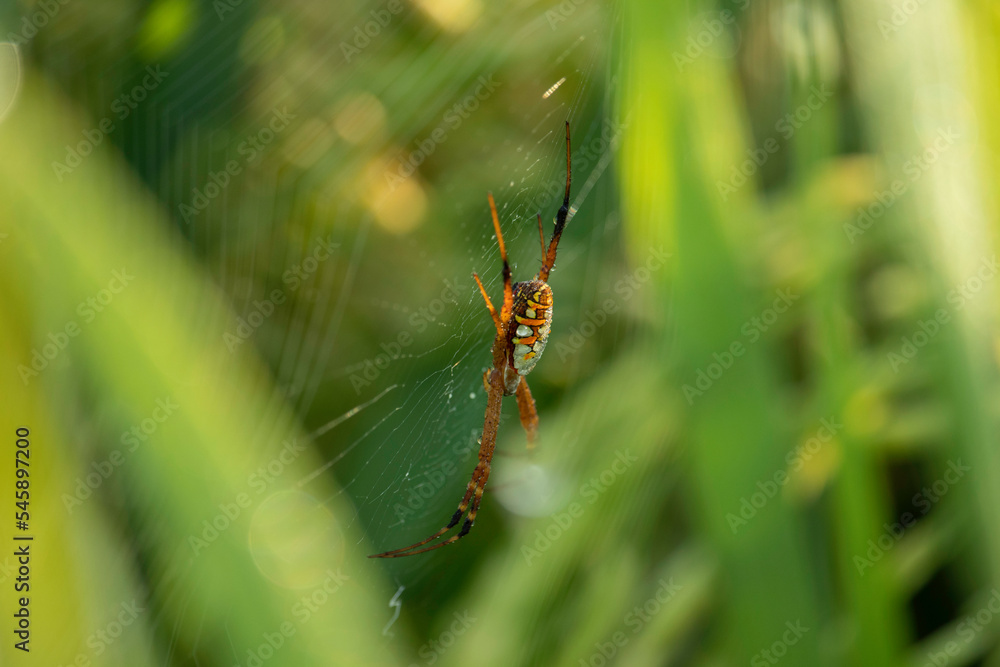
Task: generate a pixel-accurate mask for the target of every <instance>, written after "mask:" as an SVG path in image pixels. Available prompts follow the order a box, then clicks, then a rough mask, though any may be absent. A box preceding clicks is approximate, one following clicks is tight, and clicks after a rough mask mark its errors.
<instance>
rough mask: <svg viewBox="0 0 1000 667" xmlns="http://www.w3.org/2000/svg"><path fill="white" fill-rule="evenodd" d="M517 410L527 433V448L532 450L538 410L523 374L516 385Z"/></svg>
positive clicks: (536, 432) (535, 434) (536, 429)
mask: <svg viewBox="0 0 1000 667" xmlns="http://www.w3.org/2000/svg"><path fill="white" fill-rule="evenodd" d="M517 411H518V413H519V414H520V415H521V426H523V427H524V431H525V433H527V434H528V449H529V450H532V449H534V448H535V438H536V436H537V435H538V411H537V410H536V409H535V399H534V398H532V397H531V389H529V388H528V381H527V380H526V379H525V377H524V376H523V375H522V376H521V382H520V383H518V385H517Z"/></svg>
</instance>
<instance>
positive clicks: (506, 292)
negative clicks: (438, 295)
mask: <svg viewBox="0 0 1000 667" xmlns="http://www.w3.org/2000/svg"><path fill="white" fill-rule="evenodd" d="M487 198H488V199H489V200H490V215H491V216H493V230H494V231H495V232H496V234H497V244H499V246H500V259H502V260H503V269H502V271H503V307H502V308H501V309H500V321H501V322H509V321H510V313H511V310H513V308H514V289H513V287H512V286H511V282H510V263H509V262H508V261H507V246H505V245H504V242H503V232H501V231H500V218H499V217H497V205H496V202H495V201H493V193H492V192H489V193H487ZM505 333H506V332H505Z"/></svg>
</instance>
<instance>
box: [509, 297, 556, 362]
mask: <svg viewBox="0 0 1000 667" xmlns="http://www.w3.org/2000/svg"><path fill="white" fill-rule="evenodd" d="M513 292H514V308H513V310H512V318H511V322H510V330H509V331H508V334H507V335H508V341H509V344H508V347H507V349H508V359H509V360H510V365H511V366H512V367H513V368H514V370H516V371H517V373H518V375H527V374H528V373H530V372H531V369H533V368H534V367H535V364H537V363H538V359H539V358H540V357H541V356H542V352H543V351H544V350H545V342H546V341H547V340H548V338H549V331H550V330H551V329H552V288H551V287H549V285H548V283H545V282H543V281H541V280H526V281H524V282H521V283H515V284H514V289H513Z"/></svg>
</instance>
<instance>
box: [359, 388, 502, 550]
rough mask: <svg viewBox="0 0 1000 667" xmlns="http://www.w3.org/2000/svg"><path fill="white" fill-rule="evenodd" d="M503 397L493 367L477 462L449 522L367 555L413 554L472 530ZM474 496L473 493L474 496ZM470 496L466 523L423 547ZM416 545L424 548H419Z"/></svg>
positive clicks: (463, 507)
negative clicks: (426, 534) (406, 542)
mask: <svg viewBox="0 0 1000 667" xmlns="http://www.w3.org/2000/svg"><path fill="white" fill-rule="evenodd" d="M502 398H503V378H502V375H501V374H500V371H498V370H496V369H494V370H493V372H492V373H491V375H490V390H489V393H488V394H487V397H486V419H485V423H484V425H483V437H482V438H481V439H480V440H479V463H477V464H476V469H475V470H474V471H473V472H472V479H471V480H470V481H469V485H468V486H467V487H466V490H465V496H464V497H463V498H462V502H461V503H459V505H458V509H457V510H456V511H455V514H453V515H452V517H451V521H449V522H448V525H447V526H445V527H444V528H442V529H441V530H439V531H438V532H436V533H434V534H433V535H431V536H430V537H428V538H427V539H424V540H421V541H420V542H417V543H415V544H411V545H410V546H408V547H403V548H401V549H393V550H391V551H385V552H383V553H380V554H373V555H371V556H369V558H399V557H402V556H412V555H414V554H419V553H423V552H425V551H430V550H431V549H438V548H440V547H443V546H445V545H447V544H451V543H452V542H456V541H458V540H459V538H462V537H465V536H466V535H467V534H468V533H469V531H470V530H472V524H473V523H475V520H476V512H478V511H479V503H480V501H481V500H482V497H483V491H484V490H485V488H486V480H487V479H488V478H489V476H490V462H491V461H492V460H493V451H494V449H496V444H497V429H498V427H499V426H500V401H501V399H502ZM473 496H475V498H474V499H473ZM470 500H472V509H471V511H470V512H469V516H468V517H466V519H465V523H464V524H462V528H461V530H460V531H459V532H458V533H457V534H456V535H453V536H451V537H449V538H448V539H447V540H445V541H444V542H439V543H438V544H434V545H432V546H429V547H423V545H425V544H427V543H428V542H432V541H434V540H436V539H437V538H439V537H441V536H442V535H444V534H445V533H446V532H448V531H449V530H451V529H452V528H454V527H455V526H456V525H458V522H459V521H461V520H462V516H463V515H464V514H465V512H466V510H467V509H468V508H469V501H470ZM417 547H423V548H422V549H418V548H417Z"/></svg>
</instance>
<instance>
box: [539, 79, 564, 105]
mask: <svg viewBox="0 0 1000 667" xmlns="http://www.w3.org/2000/svg"><path fill="white" fill-rule="evenodd" d="M564 83H566V77H563V78H561V79H559V80H558V81H556V82H555V83H554V84H552V87H551V88H549V89H548V90H546V91H545V92H544V93H542V99H543V100H547V99H549V95H551V94H552V93H554V92H556V91H557V90H559V86H561V85H563V84H564Z"/></svg>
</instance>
